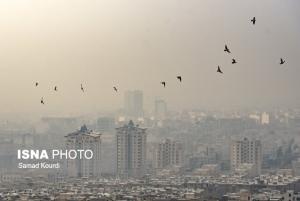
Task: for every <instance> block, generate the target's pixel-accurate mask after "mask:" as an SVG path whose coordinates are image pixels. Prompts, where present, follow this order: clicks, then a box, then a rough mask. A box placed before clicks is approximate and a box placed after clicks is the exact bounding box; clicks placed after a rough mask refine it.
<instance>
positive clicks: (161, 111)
mask: <svg viewBox="0 0 300 201" xmlns="http://www.w3.org/2000/svg"><path fill="white" fill-rule="evenodd" d="M154 113H155V118H156V119H157V120H163V119H165V118H166V116H167V103H166V102H165V101H164V100H162V99H157V100H155V108H154Z"/></svg>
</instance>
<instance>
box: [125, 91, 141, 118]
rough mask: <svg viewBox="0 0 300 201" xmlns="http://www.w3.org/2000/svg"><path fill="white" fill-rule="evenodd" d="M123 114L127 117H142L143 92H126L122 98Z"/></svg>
mask: <svg viewBox="0 0 300 201" xmlns="http://www.w3.org/2000/svg"><path fill="white" fill-rule="evenodd" d="M124 109H125V113H126V115H127V116H129V117H134V118H138V117H143V115H144V110H143V92H142V91H139V90H135V91H126V92H125V97H124Z"/></svg>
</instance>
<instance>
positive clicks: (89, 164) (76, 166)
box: [65, 125, 101, 178]
mask: <svg viewBox="0 0 300 201" xmlns="http://www.w3.org/2000/svg"><path fill="white" fill-rule="evenodd" d="M65 138H66V148H67V150H72V149H74V150H91V151H92V152H93V157H92V158H91V159H87V158H84V157H83V158H81V159H79V158H76V159H67V175H68V176H69V177H88V178H94V177H100V176H101V170H100V162H101V134H99V133H96V132H94V131H92V130H88V129H87V127H86V126H85V125H83V126H82V127H81V129H80V130H78V131H76V132H73V133H70V134H68V135H67V136H65Z"/></svg>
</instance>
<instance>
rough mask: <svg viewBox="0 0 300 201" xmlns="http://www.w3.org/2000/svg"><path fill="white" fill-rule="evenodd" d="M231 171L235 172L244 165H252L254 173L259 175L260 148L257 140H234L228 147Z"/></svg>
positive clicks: (260, 162)
mask: <svg viewBox="0 0 300 201" xmlns="http://www.w3.org/2000/svg"><path fill="white" fill-rule="evenodd" d="M230 149H231V150H230V163H231V169H232V170H233V171H236V170H237V169H239V168H240V167H242V166H243V165H245V164H252V165H253V169H254V173H253V174H256V175H259V174H260V173H261V164H262V146H261V142H260V141H259V140H248V139H247V138H244V139H243V140H234V141H232V142H231V146H230Z"/></svg>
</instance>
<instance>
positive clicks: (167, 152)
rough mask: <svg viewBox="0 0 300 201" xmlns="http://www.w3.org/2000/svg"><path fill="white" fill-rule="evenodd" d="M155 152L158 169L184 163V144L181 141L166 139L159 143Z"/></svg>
mask: <svg viewBox="0 0 300 201" xmlns="http://www.w3.org/2000/svg"><path fill="white" fill-rule="evenodd" d="M155 154H156V156H155V158H156V168H158V169H162V168H166V167H172V166H181V165H182V164H183V145H182V143H180V142H177V141H172V140H170V139H165V140H164V141H163V142H161V143H159V144H158V147H157V151H156V153H155Z"/></svg>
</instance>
